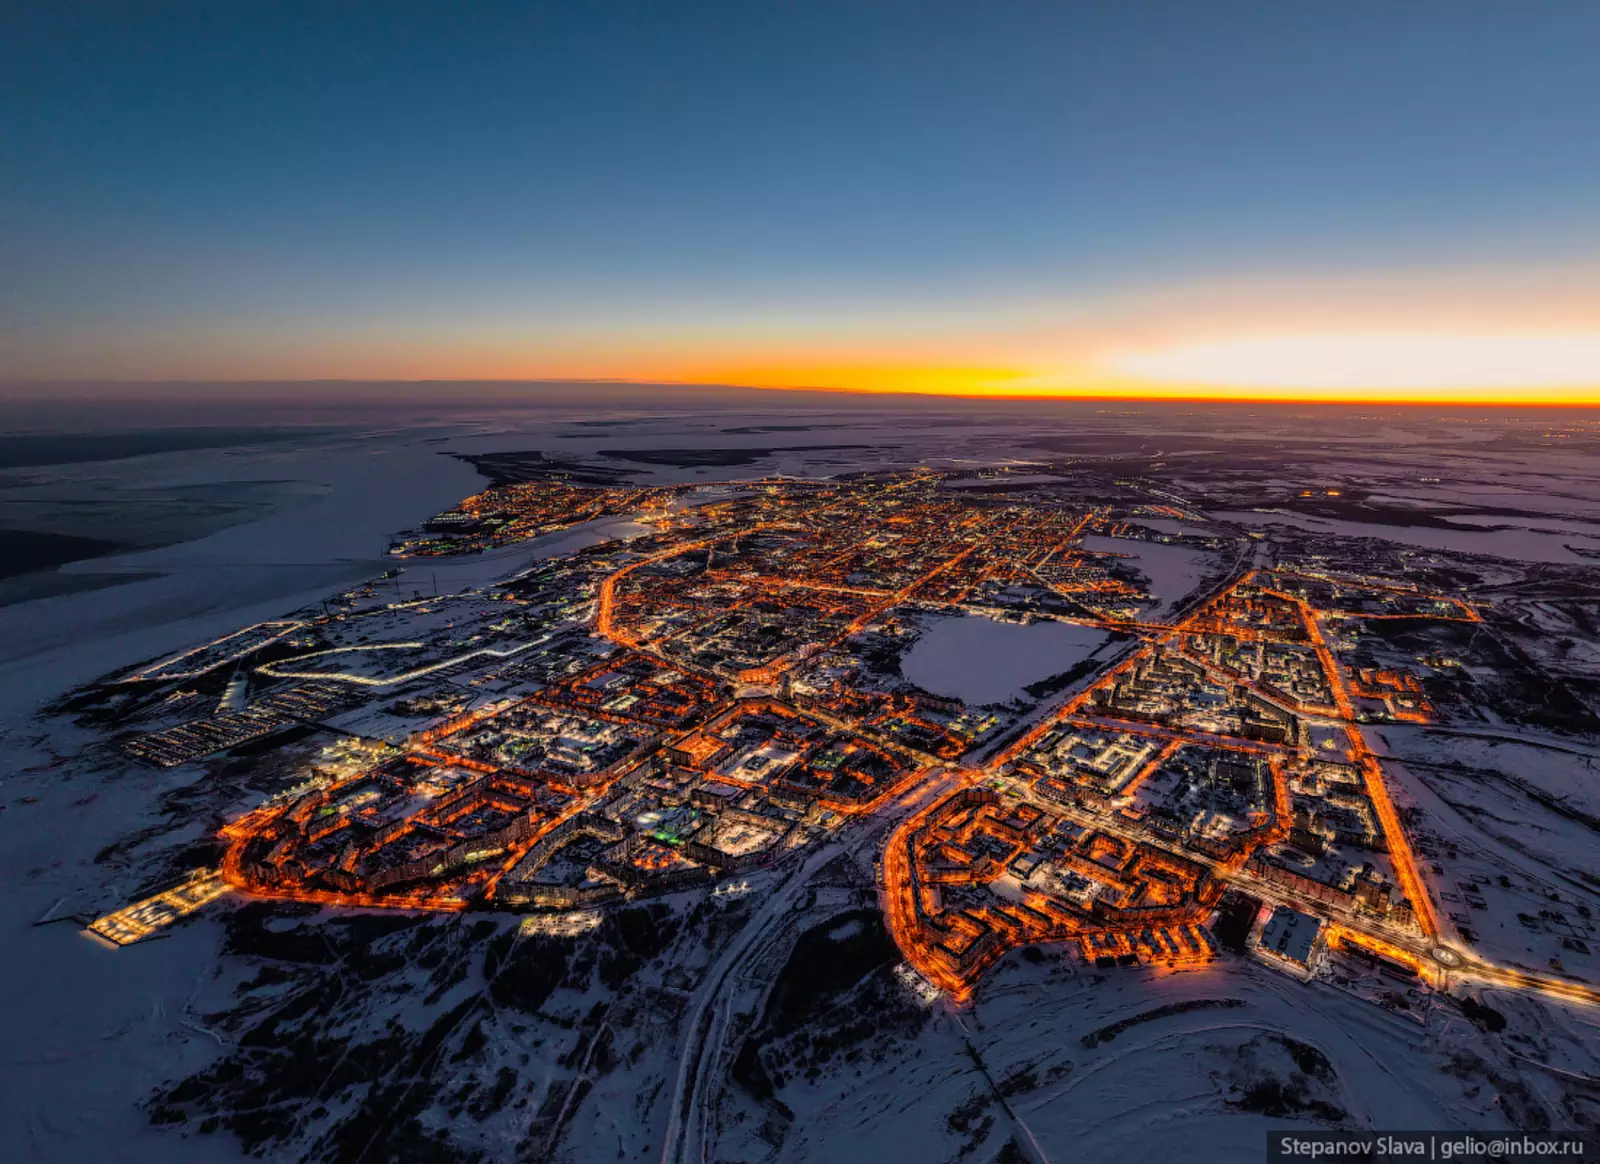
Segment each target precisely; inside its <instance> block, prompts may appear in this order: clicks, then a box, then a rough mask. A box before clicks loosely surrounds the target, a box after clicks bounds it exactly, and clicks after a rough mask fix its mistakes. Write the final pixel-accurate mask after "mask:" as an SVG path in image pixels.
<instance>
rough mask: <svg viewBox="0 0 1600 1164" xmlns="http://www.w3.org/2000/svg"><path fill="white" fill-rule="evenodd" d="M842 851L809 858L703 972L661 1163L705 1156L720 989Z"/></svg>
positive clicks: (724, 1007)
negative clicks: (815, 878) (818, 872)
mask: <svg viewBox="0 0 1600 1164" xmlns="http://www.w3.org/2000/svg"><path fill="white" fill-rule="evenodd" d="M843 851H844V847H843V846H842V845H840V844H839V843H838V842H837V841H832V842H829V843H828V844H825V845H823V846H822V847H821V848H820V849H818V850H817V851H816V852H814V853H812V854H811V855H810V856H808V857H807V858H806V860H805V861H804V862H802V863H801V865H800V866H799V868H797V869H796V870H795V871H794V872H793V873H791V874H790V875H789V877H788V879H787V880H786V881H784V883H783V884H782V885H781V886H779V887H778V889H777V891H776V892H774V893H773V894H772V895H771V896H770V897H768V898H767V900H766V903H765V904H764V905H762V906H761V908H760V909H758V910H757V911H756V912H755V914H754V915H753V916H752V917H751V918H750V920H749V921H748V922H746V923H745V927H744V929H742V930H740V931H739V935H738V936H737V937H736V938H734V940H733V942H732V944H731V945H729V946H728V948H727V949H726V950H724V951H723V952H722V956H721V957H720V958H718V959H717V961H716V962H715V963H714V964H713V965H712V967H711V969H710V970H708V971H706V976H705V978H703V979H702V980H701V982H700V986H699V987H698V988H697V989H696V990H695V992H694V1001H693V1003H692V1004H691V1007H690V1010H689V1016H688V1022H687V1023H686V1024H685V1026H684V1033H683V1046H682V1048H681V1050H680V1051H679V1054H678V1072H677V1076H676V1078H675V1080H674V1083H673V1091H672V1106H671V1108H670V1109H669V1114H668V1117H667V1135H666V1142H665V1143H664V1144H663V1145H662V1149H661V1164H678V1162H679V1161H683V1160H695V1161H700V1160H705V1159H706V1158H707V1157H706V1149H707V1147H708V1145H709V1141H710V1139H711V1137H712V1135H713V1133H714V1129H713V1128H712V1127H710V1123H711V1120H710V1113H709V1107H710V1104H709V1102H708V1100H709V1098H710V1096H709V1092H710V1090H711V1087H712V1085H713V1084H714V1082H715V1076H716V1074H717V1071H716V1067H717V1062H718V1059H719V1057H720V1054H721V1051H722V1043H723V1037H724V1034H725V1031H726V1027H727V1023H728V1019H729V1018H730V1017H731V1016H730V1015H729V1013H728V1011H729V1006H728V1000H725V999H724V998H723V992H724V990H725V989H726V988H727V986H728V985H729V983H730V982H732V981H735V980H736V979H737V977H738V975H737V973H736V972H737V971H740V970H741V969H742V967H743V966H744V964H745V963H746V961H747V960H749V959H750V958H751V957H752V956H753V955H755V954H758V953H759V952H760V951H761V949H762V947H763V946H764V945H765V942H764V939H765V938H767V937H768V936H769V935H771V934H772V933H773V931H775V930H776V929H778V928H779V927H780V926H781V925H782V924H783V921H784V919H785V917H786V916H787V915H788V914H790V913H791V912H793V910H794V905H795V902H796V901H798V900H799V898H800V894H801V893H802V891H803V890H804V889H805V886H806V882H808V881H809V880H811V877H812V875H813V874H814V873H816V872H817V870H819V869H821V868H822V867H823V866H824V865H826V864H827V863H828V862H829V861H831V860H833V858H835V857H837V856H838V855H839V854H840V853H841V852H843ZM719 1002H720V1003H721V1005H719Z"/></svg>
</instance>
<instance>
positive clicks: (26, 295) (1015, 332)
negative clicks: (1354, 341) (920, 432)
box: [0, 0, 1600, 386]
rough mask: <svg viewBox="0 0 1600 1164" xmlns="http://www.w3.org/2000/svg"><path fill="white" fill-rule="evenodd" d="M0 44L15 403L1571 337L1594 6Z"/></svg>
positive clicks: (671, 19) (88, 28)
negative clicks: (146, 389)
mask: <svg viewBox="0 0 1600 1164" xmlns="http://www.w3.org/2000/svg"><path fill="white" fill-rule="evenodd" d="M0 11H3V16H0V270H3V271H4V272H5V276H4V278H3V280H0V375H3V376H8V377H12V378H56V377H103V376H119V375H122V376H129V377H135V378H162V377H231V376H283V377H297V376H308V377H309V376H324V375H327V376H378V377H389V376H401V377H404V376H475V375H493V376H543V375H551V376H565V375H596V376H604V375H617V376H639V377H657V376H663V377H669V378H705V377H707V376H717V375H719V374H725V375H727V376H732V377H734V378H737V377H738V373H739V370H741V369H747V370H748V371H749V373H750V375H749V377H748V378H749V379H751V380H753V381H759V380H761V379H762V377H763V376H767V378H768V379H769V380H781V379H783V376H784V375H785V374H790V373H784V372H782V371H781V370H782V369H790V370H791V371H792V375H794V376H800V377H801V379H802V380H805V379H807V377H806V376H805V375H803V374H802V373H810V372H816V375H817V376H818V377H820V378H824V379H825V378H826V369H828V368H838V369H855V370H856V372H854V373H848V372H841V373H840V374H841V376H842V377H843V378H845V379H848V378H849V377H850V375H854V374H857V373H860V372H861V370H862V369H869V370H870V369H871V368H874V367H877V368H891V367H899V366H904V365H920V364H926V365H929V366H936V367H943V366H948V367H949V368H952V369H957V370H960V369H969V368H984V369H1001V370H1006V369H1010V370H1018V369H1020V370H1021V373H1022V374H1023V375H1024V376H1025V377H1033V378H1034V379H1035V380H1037V378H1038V377H1039V376H1041V375H1044V376H1046V377H1048V376H1049V375H1059V376H1061V377H1065V379H1066V380H1068V381H1070V380H1071V379H1072V377H1073V376H1075V375H1076V376H1079V377H1080V378H1081V377H1082V376H1083V375H1085V374H1086V373H1085V371H1084V370H1085V369H1092V368H1094V367H1097V366H1099V364H1097V361H1100V362H1101V363H1103V362H1104V358H1105V357H1106V354H1107V353H1110V354H1111V355H1112V356H1115V355H1116V353H1119V352H1122V351H1124V350H1125V349H1139V350H1142V349H1144V348H1149V347H1154V348H1155V349H1157V350H1158V351H1159V350H1163V349H1164V347H1165V346H1170V345H1174V344H1177V345H1180V346H1181V345H1182V344H1185V343H1193V342H1196V341H1199V340H1205V341H1212V340H1224V341H1232V340H1233V339H1234V338H1236V337H1238V336H1245V337H1250V336H1256V335H1261V334H1270V335H1274V336H1279V335H1282V334H1285V333H1289V334H1296V335H1297V334H1301V333H1307V332H1311V333H1320V332H1325V331H1328V330H1330V329H1333V330H1335V331H1338V330H1339V329H1345V330H1346V331H1350V330H1352V329H1354V330H1359V331H1363V332H1366V331H1370V330H1371V329H1372V328H1374V327H1381V328H1393V327H1395V326H1401V327H1410V328H1413V329H1420V330H1423V331H1426V332H1428V333H1429V334H1437V333H1439V332H1440V331H1441V330H1444V331H1453V332H1458V333H1459V332H1464V331H1475V332H1483V331H1487V332H1489V333H1491V334H1499V333H1501V332H1506V333H1516V334H1519V335H1521V334H1524V333H1528V332H1530V331H1531V332H1556V333H1561V334H1562V335H1563V336H1565V337H1566V339H1568V340H1571V339H1572V337H1573V335H1574V333H1583V332H1587V331H1593V330H1595V325H1594V320H1595V318H1596V316H1595V313H1594V312H1595V307H1596V306H1597V301H1600V283H1597V281H1596V279H1595V275H1596V272H1597V271H1600V133H1597V132H1596V111H1597V110H1600V66H1597V64H1596V60H1597V55H1596V54H1597V49H1600V4H1597V3H1594V2H1593V0H1576V2H1554V0H1547V2H1541V0H1530V2H1527V3H1514V2H1510V0H1496V2H1488V3H1486V2H1477V0H1402V2H1399V3H1396V2H1394V0H1387V2H1384V3H1364V2H1360V0H1355V2H1352V0H1341V2H1337V3H1335V2H1305V3H1300V2H1289V0H1286V2H1282V3H1278V2H1265V3H1264V2H1262V0H1253V2H1248V3H1242V2H1241V3H1234V2H1228V0H1206V2H1203V3H1197V2H1193V0H1171V2H1165V3H1156V2H1149V3H1139V2H1135V0H1128V2H1121V3H1112V2H1104V3H1099V2H1096V3H1088V2H1080V3H1068V2H1062V3H1055V4H1044V3H1037V4H1015V3H1005V2H985V3H972V2H971V0H968V2H965V3H948V4H947V3H935V2H928V0H923V2H920V3H909V4H893V3H855V4H835V3H825V2H811V3H804V4H780V3H762V2H753V0H745V2H742V3H707V4H678V3H669V2H665V0H658V2H656V3H647V4H646V3H641V4H623V3H615V4H612V3H583V2H578V0H569V2H567V3H560V4H515V5H512V4H507V5H497V4H489V3H469V4H464V5H457V4H444V3H440V4H417V3H404V2H400V0H389V2H387V3H381V4H379V3H374V4H336V3H327V2H323V3H285V2H272V3H248V2H240V0H226V2H219V3H206V4H170V3H132V2H129V3H76V4H68V3H8V4H6V5H5V6H4V8H3V10H0ZM1581 362H1582V361H1581V360H1580V364H1581ZM1180 363H1181V361H1180ZM819 369H820V371H818V370H819ZM768 372H772V375H770V376H768V375H767V373H768ZM891 379H892V377H891ZM1063 382H1065V381H1063ZM1596 382H1600V376H1597V379H1596ZM852 386H862V385H852Z"/></svg>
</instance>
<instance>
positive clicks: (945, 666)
mask: <svg viewBox="0 0 1600 1164" xmlns="http://www.w3.org/2000/svg"><path fill="white" fill-rule="evenodd" d="M1108 637H1109V636H1107V635H1106V633H1105V632H1104V631H1101V630H1097V629H1095V628H1094V627H1087V626H1075V625H1073V624H1071V623H1065V622H1051V621H1045V622H1036V623H1033V624H1031V625H1028V626H1024V625H1022V624H1020V623H1014V622H996V621H994V620H993V619H989V618H983V617H980V616H978V615H962V616H959V617H954V618H940V619H936V620H935V621H933V622H932V623H931V624H930V625H929V626H928V629H927V630H926V631H924V632H923V635H922V637H921V638H919V639H918V640H917V645H916V646H914V647H912V648H911V650H910V651H908V652H906V656H905V658H903V659H902V660H901V661H900V672H901V674H903V675H904V676H905V677H906V678H907V679H909V680H911V682H913V683H915V684H916V685H917V686H918V687H921V688H922V689H924V690H925V691H931V692H933V693H934V694H935V695H945V696H949V697H951V698H954V699H959V700H961V701H963V702H964V703H1001V702H1004V701H1005V700H1007V699H1011V698H1013V697H1014V696H1018V695H1021V694H1022V693H1023V692H1022V689H1023V688H1024V687H1026V686H1027V685H1028V684H1030V683H1037V682H1038V681H1039V680H1041V679H1048V678H1050V676H1052V675H1059V674H1061V672H1063V671H1067V670H1070V669H1071V668H1072V667H1074V666H1075V665H1076V664H1078V663H1080V662H1082V661H1083V660H1084V659H1086V658H1088V657H1089V656H1090V655H1092V654H1094V653H1095V652H1096V651H1097V650H1099V649H1100V648H1101V647H1102V646H1104V645H1105V643H1106V641H1107V638H1108Z"/></svg>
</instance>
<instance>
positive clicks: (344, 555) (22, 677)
mask: <svg viewBox="0 0 1600 1164" xmlns="http://www.w3.org/2000/svg"><path fill="white" fill-rule="evenodd" d="M141 460H146V461H149V462H154V463H153V464H151V465H149V466H148V467H147V469H148V478H147V479H148V480H150V481H151V482H153V483H156V484H160V485H163V486H204V485H207V484H213V485H217V486H222V485H225V484H230V483H237V482H240V481H274V482H283V481H293V482H297V483H298V484H299V485H300V500H299V503H298V504H295V505H293V506H288V507H285V508H281V509H279V510H277V511H276V512H273V513H270V514H268V515H266V516H264V517H262V518H260V519H258V520H254V521H249V522H245V523H243V524H239V525H234V526H231V527H229V528H227V529H224V530H221V531H219V532H217V533H213V534H210V535H209V536H206V537H203V538H200V539H198V540H194V541H188V542H181V543H179V544H176V545H170V546H165V547H162V548H160V549H154V550H144V551H140V552H138V553H132V554H123V555H119V556H116V557H108V558H95V559H92V560H89V561H85V562H78V563H74V564H72V565H70V566H68V567H66V570H67V571H68V572H70V573H75V574H118V573H126V574H135V575H148V574H150V573H157V574H159V575H160V576H159V577H155V578H149V577H146V578H144V579H143V580H141V581H136V582H129V583H126V584H124V585H120V586H113V587H110V588H108V589H102V590H94V591H88V592H80V593H76V594H65V595H59V596H57V597H53V598H44V599H40V600H38V601H35V602H24V603H19V604H17V605H15V606H9V607H5V608H3V609H0V724H4V723H6V722H15V721H16V720H17V719H18V718H20V717H24V716H26V715H28V714H31V713H32V711H33V710H34V709H35V708H36V707H37V706H38V704H39V703H40V702H42V701H44V700H48V699H50V698H52V697H53V696H55V695H56V694H58V693H59V692H61V691H62V690H64V689H66V688H68V687H72V686H74V685H76V684H79V683H83V682H87V681H88V680H90V679H94V678H96V677H98V676H100V675H102V674H104V673H105V672H107V671H108V670H111V669H113V668H114V667H116V666H118V665H120V664H126V663H129V662H133V661H135V660H138V659H141V658H146V657H149V656H152V655H157V654H161V653H164V652H168V651H174V650H177V649H180V648H182V647H183V646H185V645H188V644H191V643H195V642H202V641H204V640H205V639H208V638H211V637H214V636H216V635H218V634H223V633H226V632H228V631H230V630H234V629H236V628H238V627H239V626H243V625H246V624H248V623H251V622H255V621H259V620H261V619H268V618H273V617H276V616H278V615H280V614H282V613H283V612H284V611H286V610H292V609H294V608H295V607H297V606H300V605H303V604H305V603H307V602H313V601H316V600H317V599H320V598H323V597H325V596H326V595H328V594H329V593H331V592H333V591H335V590H337V589H339V588H341V587H344V586H349V585H352V584H354V583H356V582H359V581H361V580H362V579H364V578H369V577H372V576H373V575H375V574H378V573H381V572H382V571H383V570H385V569H388V568H389V567H390V566H391V565H393V564H394V563H393V561H392V560H390V559H387V558H386V556H385V550H386V549H387V545H388V537H389V535H390V534H391V533H393V532H394V531H396V530H398V529H402V528H404V527H406V526H409V525H415V524H417V523H418V522H421V521H424V520H426V519H427V518H429V517H431V516H432V515H433V514H435V513H437V512H439V511H440V510H442V509H446V508H448V507H449V506H451V505H452V504H454V503H455V502H457V501H459V500H460V499H461V498H463V497H465V496H467V495H468V494H470V493H473V492H474V491H476V490H477V489H478V488H480V487H481V484H482V478H480V477H479V476H478V474H477V473H476V472H475V471H473V469H472V468H471V467H470V466H468V465H466V464H465V463H463V462H461V461H459V460H456V459H455V458H453V457H448V456H443V455H441V454H440V453H439V452H438V451H437V449H436V447H434V446H431V445H429V444H426V443H424V441H423V438H422V437H421V436H420V435H412V436H409V437H406V436H398V437H397V436H383V437H374V438H371V439H365V438H360V437H357V438H353V439H349V440H345V441H338V442H332V443H330V442H328V441H326V440H307V441H306V442H304V443H293V444H291V443H289V442H285V443H282V444H278V445H272V446H266V447H263V448H261V449H259V450H238V449H228V450H207V451H204V452H194V453H175V454H165V455H162V456H158V457H150V458H141ZM471 568H472V567H471V566H470V565H466V566H462V567H455V569H457V570H469V569H471ZM408 581H409V579H408Z"/></svg>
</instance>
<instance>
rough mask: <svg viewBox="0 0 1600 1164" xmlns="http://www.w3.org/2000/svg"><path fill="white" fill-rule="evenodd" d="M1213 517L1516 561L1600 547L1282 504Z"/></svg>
mask: <svg viewBox="0 0 1600 1164" xmlns="http://www.w3.org/2000/svg"><path fill="white" fill-rule="evenodd" d="M1215 516H1216V517H1217V518H1219V519H1220V520H1223V521H1235V522H1238V523H1239V524H1241V525H1248V526H1255V527H1256V528H1258V529H1259V528H1262V527H1264V526H1269V525H1273V524H1280V525H1292V526H1296V527H1298V528H1300V529H1307V530H1312V531H1314V532H1317V533H1329V534H1341V535H1343V536H1345V537H1352V538H1382V539H1384V540H1385V541H1391V542H1401V543H1403V544H1405V545H1411V546H1422V547H1423V548H1424V549H1430V550H1450V551H1451V552H1453V553H1457V554H1489V555H1491V556H1493V557H1497V558H1513V559H1515V560H1517V561H1519V562H1568V563H1574V564H1581V563H1582V562H1584V561H1585V559H1584V558H1583V557H1582V556H1580V555H1578V554H1575V553H1573V552H1572V551H1571V550H1569V549H1568V548H1567V547H1568V546H1569V545H1572V546H1578V547H1580V548H1582V549H1586V550H1592V551H1595V552H1600V539H1596V538H1591V537H1583V536H1581V535H1578V534H1566V533H1538V532H1536V531H1534V530H1530V529H1485V530H1474V529H1461V530H1453V529H1438V528H1436V527H1433V526H1422V525H1382V524H1379V523H1377V522H1364V521H1336V520H1334V519H1332V518H1326V517H1312V516H1309V515H1307V514H1303V513H1290V512H1288V511H1286V510H1282V509H1270V510H1262V511H1260V512H1255V511H1247V510H1227V511H1224V512H1219V513H1217V514H1216V515H1215Z"/></svg>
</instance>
